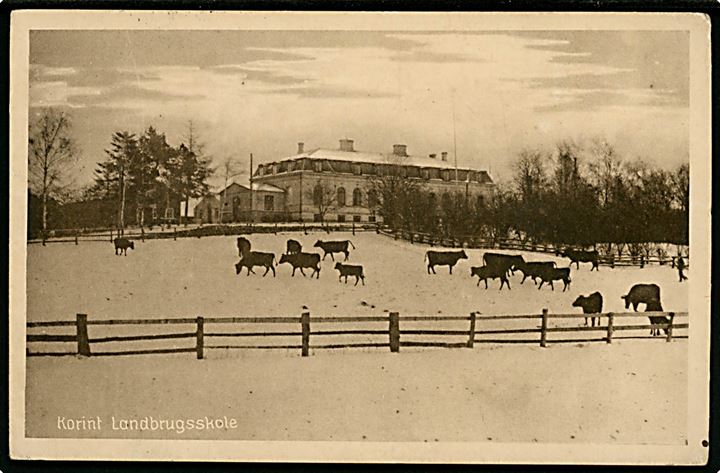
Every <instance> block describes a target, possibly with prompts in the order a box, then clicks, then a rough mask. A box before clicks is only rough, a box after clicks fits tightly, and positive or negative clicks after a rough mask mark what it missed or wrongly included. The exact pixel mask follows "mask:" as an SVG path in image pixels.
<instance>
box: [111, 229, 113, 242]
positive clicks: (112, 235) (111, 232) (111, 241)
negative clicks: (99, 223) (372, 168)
mask: <svg viewBox="0 0 720 473" xmlns="http://www.w3.org/2000/svg"><path fill="white" fill-rule="evenodd" d="M112 242H113V230H112V228H111V229H110V243H112Z"/></svg>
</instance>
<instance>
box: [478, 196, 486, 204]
mask: <svg viewBox="0 0 720 473" xmlns="http://www.w3.org/2000/svg"><path fill="white" fill-rule="evenodd" d="M477 206H478V207H485V196H484V195H482V194H481V195H479V196H477Z"/></svg>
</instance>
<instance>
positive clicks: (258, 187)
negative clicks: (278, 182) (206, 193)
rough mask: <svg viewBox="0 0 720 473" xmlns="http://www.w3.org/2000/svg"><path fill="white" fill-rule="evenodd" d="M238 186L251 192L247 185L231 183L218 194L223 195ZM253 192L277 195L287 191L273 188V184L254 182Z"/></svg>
mask: <svg viewBox="0 0 720 473" xmlns="http://www.w3.org/2000/svg"><path fill="white" fill-rule="evenodd" d="M233 186H237V187H239V188H241V189H243V190H246V191H249V190H250V186H248V185H246V184H238V183H237V182H231V183H230V184H229V185H228V186H227V187H226V188H225V189H221V190H219V191H218V192H217V194H222V193H223V191H224V190H229V189H230V188H231V187H233ZM252 190H253V191H256V192H258V191H259V192H277V193H284V192H285V191H284V190H283V189H280V188H279V187H276V186H273V185H272V184H265V183H260V182H253V183H252Z"/></svg>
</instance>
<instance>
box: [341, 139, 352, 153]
mask: <svg viewBox="0 0 720 473" xmlns="http://www.w3.org/2000/svg"><path fill="white" fill-rule="evenodd" d="M340 151H355V150H354V149H353V140H348V139H343V140H340Z"/></svg>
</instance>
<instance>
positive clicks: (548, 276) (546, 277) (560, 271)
mask: <svg viewBox="0 0 720 473" xmlns="http://www.w3.org/2000/svg"><path fill="white" fill-rule="evenodd" d="M539 273H540V274H538V277H539V278H540V284H539V285H538V289H542V286H543V284H545V283H546V282H547V283H550V289H552V290H553V291H554V290H555V288H554V287H553V281H558V280H560V281H562V282H563V283H564V284H563V292H565V289H567V288H568V287H570V281H571V280H570V268H547V267H546V268H542V269H541V270H540V271H539Z"/></svg>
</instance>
